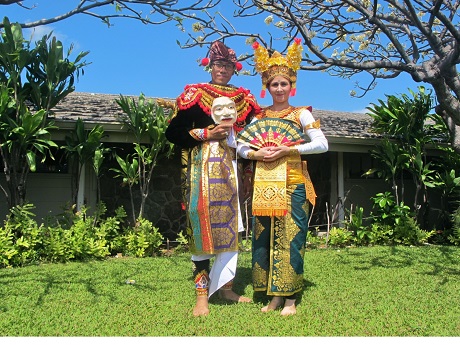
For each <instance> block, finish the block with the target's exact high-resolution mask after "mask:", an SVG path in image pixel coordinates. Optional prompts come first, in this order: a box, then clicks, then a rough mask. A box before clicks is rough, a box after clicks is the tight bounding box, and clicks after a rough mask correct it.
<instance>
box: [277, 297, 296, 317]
mask: <svg viewBox="0 0 460 345" xmlns="http://www.w3.org/2000/svg"><path fill="white" fill-rule="evenodd" d="M296 312H297V311H296V308H295V299H286V302H284V308H283V310H281V316H289V315H295V313H296Z"/></svg>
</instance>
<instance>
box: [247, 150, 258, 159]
mask: <svg viewBox="0 0 460 345" xmlns="http://www.w3.org/2000/svg"><path fill="white" fill-rule="evenodd" d="M255 154H256V151H249V152H248V159H251V160H255V159H256V157H255Z"/></svg>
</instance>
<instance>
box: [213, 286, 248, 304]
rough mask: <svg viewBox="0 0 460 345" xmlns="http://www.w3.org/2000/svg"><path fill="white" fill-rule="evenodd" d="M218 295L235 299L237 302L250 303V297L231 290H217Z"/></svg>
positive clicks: (227, 298)
mask: <svg viewBox="0 0 460 345" xmlns="http://www.w3.org/2000/svg"><path fill="white" fill-rule="evenodd" d="M219 294H220V297H221V298H223V299H226V300H229V301H235V302H238V303H250V302H252V299H250V298H249V297H245V296H240V295H238V294H237V293H236V292H234V291H233V290H223V289H221V290H219Z"/></svg>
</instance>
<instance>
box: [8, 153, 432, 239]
mask: <svg viewBox="0 0 460 345" xmlns="http://www.w3.org/2000/svg"><path fill="white" fill-rule="evenodd" d="M362 159H363V156H362V154H352V153H348V154H345V155H343V154H342V153H339V152H326V153H323V154H318V155H311V156H309V157H308V163H307V164H308V170H309V173H310V177H311V179H312V181H313V184H314V186H315V190H316V194H317V201H316V206H315V208H314V209H312V210H311V211H312V219H311V222H310V226H311V228H312V229H314V228H316V227H318V228H320V229H323V230H324V229H326V228H327V226H328V224H329V225H335V226H340V223H341V222H340V219H343V218H340V217H339V214H340V213H342V214H343V215H344V212H343V211H344V209H347V210H349V209H350V208H355V207H358V206H362V207H363V208H364V213H365V216H368V215H369V213H370V211H371V207H372V201H371V200H370V198H371V197H373V196H375V195H376V194H377V193H379V192H384V191H387V190H388V191H391V189H390V187H389V186H388V184H387V183H385V182H383V181H382V180H380V179H369V178H363V177H360V178H356V176H357V171H355V170H357V169H358V166H360V165H361V163H359V162H360V161H362ZM106 164H107V165H108V166H106V169H105V171H104V173H103V176H102V177H101V179H100V184H101V200H102V201H103V202H104V203H105V204H106V206H107V209H108V212H107V215H113V214H114V211H115V209H116V208H117V207H119V206H123V207H124V209H125V210H126V212H127V214H128V217H129V220H131V219H132V212H131V198H130V193H129V188H128V187H127V186H122V181H121V179H120V178H116V179H115V178H113V176H114V173H113V172H111V171H110V170H109V168H110V167H116V165H115V162H114V161H107V162H106ZM110 164H112V165H110ZM180 168H181V162H180V155H179V154H178V153H176V154H175V155H174V156H173V157H171V158H170V159H166V158H164V159H163V160H161V161H160V162H158V164H157V166H156V167H155V169H154V173H153V178H152V181H151V185H150V191H149V196H148V198H147V202H146V205H145V210H144V217H145V218H146V219H148V220H150V221H152V223H153V225H154V226H156V227H158V228H159V230H160V232H161V233H162V234H163V236H165V238H167V239H169V240H171V241H173V240H175V239H177V234H178V233H179V232H180V231H182V230H184V229H185V224H186V215H185V211H184V210H183V209H182V203H181V201H182V192H181V180H180V174H181V171H180ZM341 178H343V181H340V179H341ZM0 181H1V183H2V185H4V176H0ZM339 181H340V182H339ZM84 185H85V193H84V202H85V205H86V206H87V207H89V209H88V213H89V214H92V211H93V210H94V208H95V206H96V202H97V180H96V177H95V176H94V173H93V172H92V171H91V168H89V167H86V177H85V180H84ZM340 185H342V186H340ZM340 188H342V189H343V195H344V198H342V199H340V200H339V198H338V196H339V195H340V191H339V189H340ZM405 188H406V192H405V194H406V195H407V196H408V199H410V198H411V197H413V195H414V191H415V190H414V188H413V186H411V181H406V186H405ZM133 192H134V205H135V207H136V212H138V209H137V207H138V205H139V204H140V192H139V186H138V185H135V186H134V187H133ZM27 197H28V200H29V201H30V202H32V203H33V204H34V205H35V206H36V208H35V209H34V213H35V214H36V215H37V220H38V221H39V222H40V221H41V220H43V219H44V217H46V216H47V215H56V214H59V213H61V212H62V210H63V207H64V206H65V205H66V204H68V203H69V201H70V200H71V177H70V174H69V173H31V174H29V179H28V189H27ZM434 200H437V199H434ZM411 202H412V200H407V201H406V203H407V204H408V205H411V204H410V203H411ZM337 206H340V207H337ZM437 206H439V203H438V202H437V201H435V202H434V204H433V209H434V208H436V207H437ZM243 211H244V212H245V205H243ZM248 211H249V212H248V215H249V223H250V220H251V214H250V209H249V210H248ZM6 214H7V206H6V201H5V199H2V202H1V203H0V216H1V217H2V218H1V219H5V216H6ZM438 216H439V214H438V213H433V214H432V215H430V219H429V222H434V221H436V217H438ZM136 217H137V214H136ZM249 231H250V229H249Z"/></svg>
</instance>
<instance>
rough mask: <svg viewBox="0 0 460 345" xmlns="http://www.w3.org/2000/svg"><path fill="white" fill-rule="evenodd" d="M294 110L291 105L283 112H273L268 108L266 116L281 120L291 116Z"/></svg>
mask: <svg viewBox="0 0 460 345" xmlns="http://www.w3.org/2000/svg"><path fill="white" fill-rule="evenodd" d="M293 109H294V107H293V106H292V105H290V106H289V107H288V108H286V109H283V110H271V109H270V108H266V109H265V114H266V117H275V118H278V119H281V118H283V117H286V116H287V115H289V114H290V113H291V112H292V110H293Z"/></svg>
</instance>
